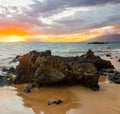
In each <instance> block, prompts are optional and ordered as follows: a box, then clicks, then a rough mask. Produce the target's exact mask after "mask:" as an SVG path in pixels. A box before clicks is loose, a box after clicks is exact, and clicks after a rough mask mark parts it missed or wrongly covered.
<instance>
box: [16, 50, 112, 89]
mask: <svg viewBox="0 0 120 114" xmlns="http://www.w3.org/2000/svg"><path fill="white" fill-rule="evenodd" d="M103 68H113V66H112V64H111V63H110V62H109V61H105V60H102V59H101V58H100V57H98V56H95V55H94V52H92V51H91V50H89V51H88V52H87V53H86V54H84V55H82V56H80V57H79V56H76V57H60V56H53V55H51V51H50V50H47V51H45V52H37V51H31V52H29V53H27V54H25V55H23V56H22V58H21V59H20V63H19V65H18V66H17V68H16V71H17V79H16V80H15V83H17V84H21V83H34V84H36V85H37V86H39V87H41V86H52V85H71V84H82V85H85V86H87V87H90V88H92V89H93V90H99V85H98V79H99V73H98V70H99V69H103ZM28 89H29V87H28Z"/></svg>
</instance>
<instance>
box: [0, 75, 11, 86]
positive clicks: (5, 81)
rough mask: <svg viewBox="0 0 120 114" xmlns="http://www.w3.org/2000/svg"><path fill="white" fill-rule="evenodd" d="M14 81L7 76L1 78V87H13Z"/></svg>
mask: <svg viewBox="0 0 120 114" xmlns="http://www.w3.org/2000/svg"><path fill="white" fill-rule="evenodd" d="M12 83H13V81H12V80H11V78H10V77H7V76H0V86H8V85H11V84H12Z"/></svg>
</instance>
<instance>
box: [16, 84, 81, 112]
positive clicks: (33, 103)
mask: <svg viewBox="0 0 120 114" xmlns="http://www.w3.org/2000/svg"><path fill="white" fill-rule="evenodd" d="M24 87H25V85H22V86H17V88H18V89H19V90H20V91H22V89H23V88H24ZM19 95H20V96H22V97H23V99H24V101H25V105H26V106H28V107H32V108H33V110H34V112H35V113H36V114H71V113H68V111H69V110H71V109H77V108H80V100H79V99H77V98H76V96H75V95H74V94H73V93H72V92H71V91H70V90H69V89H68V87H44V88H40V89H34V90H33V91H32V92H31V93H30V94H24V93H23V92H19ZM56 99H61V100H62V101H63V103H61V104H59V105H56V104H53V105H50V106H49V105H48V104H47V103H48V101H54V100H56ZM40 112H41V113H40Z"/></svg>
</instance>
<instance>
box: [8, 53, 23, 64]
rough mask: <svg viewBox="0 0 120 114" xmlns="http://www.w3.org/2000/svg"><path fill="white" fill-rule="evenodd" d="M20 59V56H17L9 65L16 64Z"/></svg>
mask: <svg viewBox="0 0 120 114" xmlns="http://www.w3.org/2000/svg"><path fill="white" fill-rule="evenodd" d="M21 58H22V56H20V55H17V56H16V57H15V58H14V59H13V60H12V61H10V62H9V63H10V64H11V63H15V62H18V61H20V59H21Z"/></svg>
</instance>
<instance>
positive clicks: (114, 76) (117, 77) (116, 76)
mask: <svg viewBox="0 0 120 114" xmlns="http://www.w3.org/2000/svg"><path fill="white" fill-rule="evenodd" d="M109 80H112V81H113V82H115V83H117V84H120V72H117V71H115V72H114V73H111V74H109Z"/></svg>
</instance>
